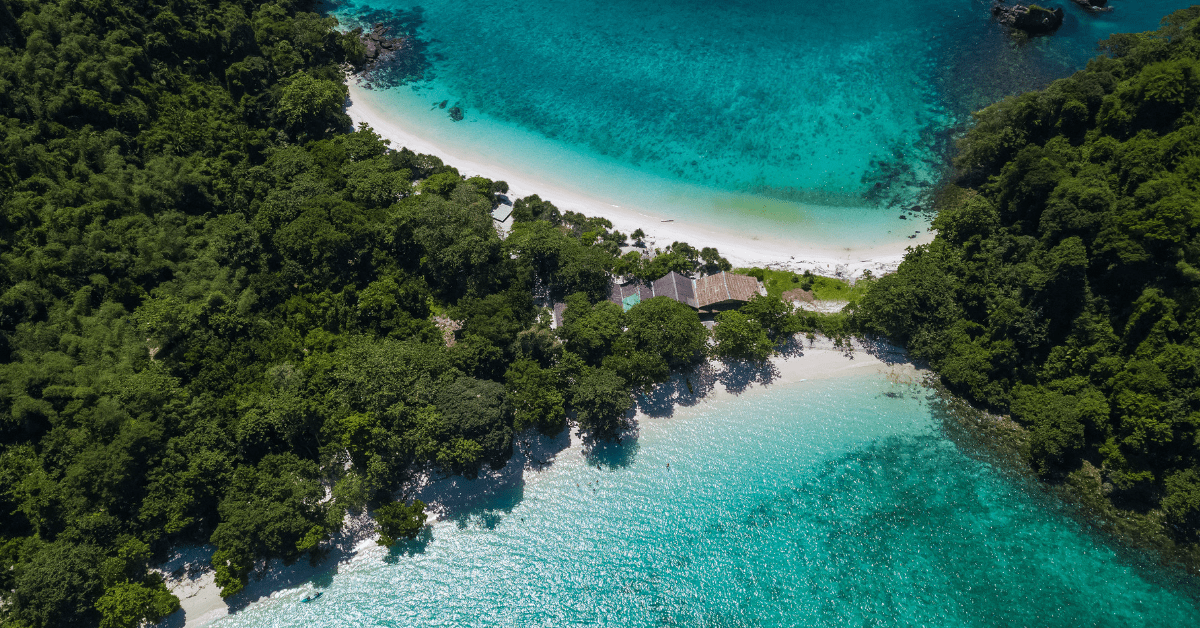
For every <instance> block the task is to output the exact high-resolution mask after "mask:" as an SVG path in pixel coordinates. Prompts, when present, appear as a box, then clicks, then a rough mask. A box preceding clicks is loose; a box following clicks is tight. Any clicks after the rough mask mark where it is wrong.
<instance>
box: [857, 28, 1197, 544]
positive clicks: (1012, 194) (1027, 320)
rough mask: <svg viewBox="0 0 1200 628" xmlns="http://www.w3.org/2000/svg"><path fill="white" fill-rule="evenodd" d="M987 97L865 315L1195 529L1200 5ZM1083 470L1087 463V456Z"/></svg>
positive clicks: (997, 406) (984, 397)
mask: <svg viewBox="0 0 1200 628" xmlns="http://www.w3.org/2000/svg"><path fill="white" fill-rule="evenodd" d="M1101 47H1102V49H1104V50H1105V51H1107V52H1108V53H1109V55H1107V56H1101V57H1098V58H1096V59H1093V60H1092V61H1091V62H1090V63H1089V64H1088V66H1087V68H1086V69H1085V70H1083V71H1081V72H1079V73H1077V74H1075V75H1074V76H1072V77H1070V78H1066V79H1062V80H1059V81H1055V82H1054V83H1053V84H1052V85H1050V86H1049V87H1048V88H1047V89H1045V90H1043V91H1040V92H1031V93H1028V94H1023V95H1020V96H1016V97H1012V98H1009V99H1006V100H1004V101H1002V102H1000V103H997V104H995V105H992V106H991V107H988V108H986V109H984V110H983V111H981V112H979V113H978V114H977V116H978V123H977V125H976V126H975V128H974V129H973V130H971V131H970V132H969V133H968V134H967V136H966V137H965V138H964V139H963V140H962V142H961V143H960V146H959V155H958V158H957V161H956V164H957V166H958V169H959V172H960V177H959V180H958V181H957V184H956V185H951V186H949V187H948V188H946V189H945V190H943V191H942V193H941V195H940V198H939V203H938V207H939V213H938V216H937V219H936V221H935V222H934V226H935V227H936V228H937V230H938V235H937V237H936V238H935V239H934V241H933V242H932V243H931V244H928V245H924V246H921V247H917V248H916V249H915V250H913V251H912V252H911V253H910V254H909V255H908V256H907V257H906V259H905V260H904V262H903V264H901V265H900V268H899V271H898V272H897V273H895V274H893V275H889V276H886V277H883V278H882V279H880V280H879V282H878V283H877V284H876V285H875V286H874V287H873V288H872V289H871V291H870V292H868V293H867V295H866V296H865V297H864V298H863V299H862V300H860V301H859V305H858V311H857V313H856V314H855V320H856V322H857V324H858V325H859V326H860V327H861V328H863V329H866V330H869V331H873V332H876V333H880V334H884V335H887V336H889V337H891V338H893V339H895V340H898V341H900V342H902V343H904V344H905V345H907V346H908V347H909V348H910V350H911V351H912V352H913V353H914V354H915V355H917V356H920V357H924V358H927V359H929V361H930V363H931V364H932V365H933V366H934V368H936V369H937V371H938V372H939V373H940V374H941V376H942V378H943V380H944V381H945V382H946V383H947V384H948V385H949V386H950V387H951V389H952V390H954V391H956V392H959V393H961V394H963V395H965V396H967V397H968V398H969V399H972V400H974V401H976V402H978V403H980V404H982V405H984V406H986V407H988V408H990V409H993V410H995V411H998V412H1002V413H1008V414H1011V416H1012V417H1013V418H1014V419H1016V420H1017V421H1019V422H1021V423H1023V424H1025V425H1026V426H1028V427H1029V429H1030V452H1029V453H1030V458H1031V463H1032V465H1033V466H1034V468H1035V469H1036V470H1037V471H1038V472H1040V473H1041V474H1043V475H1045V476H1046V477H1048V478H1051V479H1064V478H1082V477H1085V476H1086V474H1087V472H1088V469H1096V470H1098V471H1099V476H1100V479H1101V485H1100V486H1099V487H1097V488H1096V490H1097V491H1099V492H1100V493H1102V494H1103V495H1104V496H1105V498H1106V499H1108V500H1109V501H1110V502H1111V503H1112V504H1114V505H1116V506H1118V507H1121V508H1124V509H1128V510H1134V511H1140V512H1149V511H1151V510H1154V509H1158V508H1161V511H1162V513H1163V514H1164V516H1165V521H1166V523H1167V526H1166V528H1165V529H1166V530H1167V531H1168V533H1170V534H1171V535H1173V536H1176V537H1177V538H1178V539H1180V540H1185V541H1193V540H1195V539H1196V538H1197V534H1200V526H1198V523H1200V501H1198V500H1197V499H1196V496H1197V495H1200V483H1197V478H1198V477H1200V475H1198V471H1200V445H1198V443H1200V440H1197V439H1198V436H1200V396H1198V395H1197V391H1200V315H1198V314H1197V313H1198V312H1200V308H1198V306H1200V271H1198V270H1197V268H1200V152H1198V150H1200V122H1198V121H1200V79H1198V78H1197V77H1200V73H1197V70H1198V69H1200V7H1192V8H1190V9H1185V10H1182V11H1177V12H1175V13H1173V14H1171V15H1170V16H1168V17H1167V18H1165V19H1164V20H1163V25H1162V28H1160V29H1159V30H1158V31H1156V32H1150V33H1141V34H1129V35H1114V36H1113V37H1112V38H1110V39H1108V40H1106V41H1105V42H1102V46H1101ZM1081 474H1083V475H1081Z"/></svg>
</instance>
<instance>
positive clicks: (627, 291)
mask: <svg viewBox="0 0 1200 628" xmlns="http://www.w3.org/2000/svg"><path fill="white" fill-rule="evenodd" d="M651 298H654V291H653V289H652V288H651V287H650V286H647V285H646V284H643V283H638V282H631V283H627V284H624V285H621V284H618V283H617V282H615V281H614V282H613V283H612V285H611V286H610V287H609V290H608V300H609V301H612V302H613V303H616V304H617V305H619V306H621V309H622V310H624V311H629V308H631V307H633V306H635V305H637V304H638V303H641V302H642V301H645V300H646V299H651Z"/></svg>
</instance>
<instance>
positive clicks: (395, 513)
mask: <svg viewBox="0 0 1200 628" xmlns="http://www.w3.org/2000/svg"><path fill="white" fill-rule="evenodd" d="M426 518H427V516H426V515H425V502H422V501H421V500H419V499H414V500H413V502H412V504H411V505H407V506H406V505H405V504H404V502H391V503H389V504H384V505H383V506H380V507H379V508H376V509H375V522H376V523H378V524H379V541H378V543H379V544H380V545H383V546H386V547H391V546H392V545H395V544H396V541H398V540H400V539H415V538H417V534H419V533H420V532H421V528H423V527H425V520H426Z"/></svg>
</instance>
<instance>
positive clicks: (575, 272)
mask: <svg viewBox="0 0 1200 628" xmlns="http://www.w3.org/2000/svg"><path fill="white" fill-rule="evenodd" d="M311 10H312V7H311V6H309V4H308V3H306V2H301V1H289V0H280V1H277V2H259V1H253V0H226V1H222V2H216V1H212V2H208V1H201V0H134V1H132V2H116V3H112V2H100V1H94V0H58V1H50V0H38V1H34V0H0V134H2V135H0V137H2V140H0V141H2V148H0V208H2V210H0V512H2V513H3V515H2V516H0V596H2V598H3V602H2V604H0V622H2V623H4V624H5V625H6V626H23V627H28V628H32V627H43V626H66V625H72V626H95V625H102V626H105V627H118V626H130V627H131V626H136V625H138V624H139V623H140V622H141V621H142V620H143V619H152V620H154V619H158V618H160V617H162V616H164V615H166V614H168V613H170V612H171V611H173V610H174V609H175V608H177V606H178V602H177V600H176V599H175V598H174V597H173V596H172V595H171V594H170V593H169V592H168V591H167V590H166V589H165V587H164V585H163V584H162V581H161V579H160V578H158V577H157V576H155V575H154V574H153V572H151V571H149V570H148V567H149V565H151V564H152V562H153V560H154V559H155V557H156V556H159V557H161V556H162V555H163V553H164V552H165V551H166V550H167V549H169V548H170V547H171V546H172V545H175V544H181V543H208V542H211V543H213V544H214V545H215V546H216V550H217V551H216V553H215V555H214V557H213V566H214V567H215V568H216V571H217V580H218V583H219V584H220V585H221V586H222V592H223V594H225V595H232V594H235V593H237V592H238V591H239V590H240V589H241V588H242V587H243V586H244V584H245V583H246V580H247V577H248V576H249V574H250V573H251V572H252V571H253V570H254V569H255V568H256V567H258V566H261V565H262V564H263V560H264V559H266V558H269V557H278V558H282V559H285V560H296V559H298V558H300V557H301V556H302V555H304V554H305V553H306V552H310V551H312V550H314V549H316V548H318V547H319V544H320V542H321V541H322V540H324V539H326V538H328V537H329V536H330V534H331V533H333V532H334V531H336V530H337V529H338V528H339V526H341V525H342V521H343V519H344V515H345V514H346V513H347V512H358V511H360V510H361V509H362V508H364V507H370V506H380V507H381V508H382V511H383V512H385V513H386V516H383V517H380V522H381V523H382V524H383V525H384V527H385V529H384V530H383V532H384V534H383V539H385V540H393V539H394V538H396V537H397V536H403V535H405V534H411V533H412V532H413V531H414V530H415V529H417V528H419V526H420V523H419V521H420V520H419V519H418V517H417V513H419V511H420V508H419V507H417V508H404V507H402V506H403V505H400V506H397V505H393V504H391V503H390V502H391V500H392V497H391V492H392V491H393V490H395V489H396V488H397V487H398V486H399V485H400V483H401V482H402V481H403V480H404V478H405V474H406V472H407V471H408V470H409V469H411V468H414V467H420V466H422V465H425V464H432V465H435V466H437V467H439V468H440V469H442V470H443V471H446V472H455V473H464V474H468V475H470V474H473V473H476V472H477V471H478V470H479V469H481V468H482V467H483V466H484V465H491V466H500V465H503V464H505V462H506V461H507V460H508V458H509V457H510V456H511V452H512V443H513V437H514V434H515V433H517V432H518V431H520V430H522V429H525V428H528V427H536V428H538V429H541V430H543V431H545V432H547V433H555V432H557V431H559V430H561V429H562V428H563V427H564V426H565V425H566V422H567V420H568V419H569V418H570V417H574V421H575V422H576V424H577V425H578V426H579V427H580V428H581V429H583V430H585V431H588V432H592V433H604V432H611V431H612V430H614V429H617V428H619V427H620V426H621V424H622V422H623V421H624V417H625V414H626V411H627V410H628V409H629V408H630V407H631V405H632V397H631V389H632V388H633V387H634V386H643V385H649V384H651V383H653V382H656V381H661V380H662V379H663V378H665V377H667V376H668V374H669V373H670V371H671V369H674V368H683V367H687V366H688V365H690V364H694V363H695V362H696V361H698V360H699V359H701V358H702V356H703V355H704V352H705V350H706V339H707V332H706V330H705V329H704V327H703V326H702V325H700V323H699V320H698V318H697V316H696V313H695V312H694V311H692V310H691V309H689V308H687V307H685V306H683V305H681V304H679V303H677V302H675V301H671V300H669V299H665V298H660V299H651V300H648V301H646V302H644V303H642V304H640V305H638V306H636V307H635V308H634V309H632V310H630V311H629V312H622V311H621V310H620V308H619V307H615V306H612V305H611V304H609V303H607V302H602V299H604V298H605V297H606V296H607V291H608V282H609V274H608V271H609V270H610V269H612V268H614V267H616V266H619V267H620V270H621V271H622V272H625V273H630V274H636V275H639V276H647V277H654V276H660V275H661V274H662V273H665V272H666V271H667V270H668V269H676V270H682V271H684V272H689V273H691V272H694V271H697V270H699V269H701V268H703V267H704V266H705V265H706V264H707V265H716V266H717V267H720V266H722V265H724V266H725V267H727V266H728V262H725V261H724V260H722V259H721V258H720V257H719V255H718V254H717V253H716V251H713V250H710V249H706V250H704V251H697V250H695V249H693V248H692V247H689V246H687V245H686V244H682V243H678V244H677V245H675V246H673V247H672V248H671V250H670V251H667V252H665V254H664V255H661V256H659V258H657V259H656V260H655V262H653V263H644V262H642V261H640V256H638V255H633V256H630V257H626V258H618V257H617V255H618V253H619V243H621V242H623V241H624V239H625V238H624V236H622V235H621V234H619V233H614V232H612V231H610V229H611V224H610V223H608V222H607V221H604V220H600V219H589V218H586V217H584V216H581V215H578V214H573V213H571V212H565V213H563V212H559V211H558V210H557V209H556V208H555V207H554V206H553V205H551V204H550V203H548V202H546V201H543V200H541V199H538V198H536V197H532V198H530V199H523V200H519V201H517V202H516V205H515V208H514V212H513V219H514V221H515V225H514V226H513V229H512V233H511V234H510V235H509V236H508V237H507V238H506V239H504V240H501V239H500V237H499V236H498V235H497V232H496V229H495V228H494V226H493V219H492V216H491V212H492V211H493V209H495V208H496V207H497V206H498V203H500V202H502V200H503V199H502V197H501V195H502V194H503V193H504V192H505V191H506V188H507V186H506V185H505V184H503V183H502V182H492V181H488V180H485V179H480V178H471V179H464V178H463V177H462V176H460V175H459V174H458V173H457V172H456V171H455V170H454V169H453V168H451V167H448V166H445V165H443V164H442V163H441V162H440V161H439V160H437V159H436V158H432V157H427V156H422V155H416V154H413V153H411V152H409V151H406V150H393V149H392V147H389V146H387V145H386V143H385V142H382V141H381V140H380V139H379V138H378V137H377V136H376V135H375V134H373V133H372V132H371V131H370V130H369V129H359V130H357V131H353V132H352V130H351V129H349V128H347V126H348V123H349V121H348V119H347V118H346V116H345V114H344V113H343V103H344V99H345V96H346V93H347V91H346V88H345V85H344V84H343V81H344V73H343V72H344V70H343V68H344V65H343V64H350V65H355V64H358V63H361V62H362V52H363V45H362V43H361V42H360V40H359V38H358V37H357V35H356V34H355V33H345V34H342V33H339V32H338V31H337V30H336V29H335V26H336V24H335V22H334V20H332V19H328V18H323V17H321V16H319V15H317V14H315V13H312V12H310V11H311ZM535 298H536V299H541V300H542V301H541V302H549V300H550V299H555V300H563V299H569V301H570V303H571V304H572V307H571V308H570V309H569V310H568V312H569V316H568V317H567V321H566V322H565V325H564V327H563V328H562V329H561V330H560V331H559V332H554V331H552V330H551V329H550V328H549V325H548V313H547V310H545V309H542V308H539V307H537V306H536V305H535ZM597 302H600V303H599V304H598V305H594V304H596V303H597ZM760 309H761V308H760ZM776 309H777V308H776ZM767 310H770V311H776V310H771V309H770V308H767V309H766V310H764V311H767ZM751 322H753V321H751ZM439 325H440V327H439ZM456 327H457V329H455V328H456ZM751 331H752V332H753V333H755V334H758V335H759V336H761V335H763V334H766V333H767V330H766V328H765V327H764V326H759V327H757V328H754V329H752V330H751ZM772 333H774V332H772ZM414 522H415V523H414Z"/></svg>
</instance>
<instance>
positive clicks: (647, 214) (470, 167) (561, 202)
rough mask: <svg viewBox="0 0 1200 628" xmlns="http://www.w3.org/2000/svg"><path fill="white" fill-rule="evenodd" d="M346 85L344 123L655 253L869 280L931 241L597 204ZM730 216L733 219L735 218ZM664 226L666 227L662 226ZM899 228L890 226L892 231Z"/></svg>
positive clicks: (630, 203) (924, 236) (626, 203)
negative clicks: (711, 254) (678, 251)
mask: <svg viewBox="0 0 1200 628" xmlns="http://www.w3.org/2000/svg"><path fill="white" fill-rule="evenodd" d="M348 84H349V87H350V105H349V106H348V108H347V113H348V114H349V115H350V118H351V120H353V121H354V124H355V125H356V126H357V125H358V124H360V123H366V124H368V125H369V126H370V127H371V128H372V129H374V131H375V132H376V133H378V134H379V135H380V136H382V137H383V138H385V139H387V140H390V141H391V145H392V148H396V149H399V148H401V147H406V148H408V149H409V150H412V151H414V152H417V153H424V154H428V155H434V156H437V157H438V158H440V159H441V160H442V161H444V162H445V163H447V164H449V165H451V166H454V167H455V168H457V169H458V170H459V172H460V173H462V174H463V175H465V176H482V177H486V178H488V179H492V180H494V181H496V180H501V181H505V182H507V183H508V185H509V194H508V196H509V198H510V199H518V198H523V197H526V196H530V195H532V194H537V195H539V196H540V197H541V198H543V199H546V200H549V201H551V202H553V203H554V204H555V205H556V206H558V207H559V209H563V210H571V211H576V212H581V213H583V214H586V215H589V216H603V217H604V218H607V219H609V220H610V221H612V223H613V226H614V228H616V229H617V230H619V231H621V232H623V233H626V234H628V233H632V232H633V231H634V230H636V229H639V228H640V229H642V230H643V231H644V232H645V233H646V234H647V235H648V236H649V237H648V238H647V244H649V245H651V246H659V247H662V246H666V245H669V244H670V243H671V242H675V241H684V242H688V243H690V244H692V245H693V246H696V247H697V248H700V247H705V246H713V247H716V248H717V249H718V250H720V252H721V254H722V255H723V256H724V257H726V258H727V259H729V261H730V262H732V263H733V264H734V265H735V266H771V267H775V268H786V269H790V270H795V271H803V270H812V271H813V272H815V273H819V274H823V275H827V276H835V275H837V274H839V273H841V276H842V277H845V278H856V277H858V276H860V275H861V274H862V271H863V270H868V269H869V270H871V271H872V272H873V273H875V274H876V275H879V274H882V273H885V272H890V271H892V270H894V269H895V267H896V266H897V265H899V263H900V261H901V260H902V259H903V258H904V253H905V249H907V248H908V247H910V246H915V245H917V244H923V243H926V242H929V241H931V240H932V239H933V234H932V233H930V232H928V231H921V232H920V234H919V235H916V234H914V235H916V237H914V238H911V239H909V238H899V239H895V240H891V241H888V242H885V243H883V244H878V245H874V246H862V245H853V246H849V247H847V246H841V245H834V244H831V243H830V242H829V241H828V239H827V238H822V237H821V236H820V235H819V234H818V233H816V232H813V233H807V232H797V233H780V232H779V231H780V230H779V229H774V230H772V231H773V232H766V231H767V229H768V228H767V227H764V228H763V232H761V233H752V234H749V235H748V234H746V233H739V232H737V231H735V230H733V229H729V228H722V227H720V226H719V225H715V224H703V223H700V222H698V221H694V220H686V221H685V220H683V219H681V220H679V221H674V215H673V214H671V213H669V212H665V211H664V209H663V208H661V207H656V206H652V205H650V204H648V203H646V202H645V201H644V200H643V201H639V200H638V199H637V198H636V197H632V198H630V197H626V198H624V199H614V198H600V197H597V196H595V195H594V194H592V193H589V192H586V191H584V190H582V189H572V188H571V187H568V186H565V185H560V184H555V183H553V182H551V181H548V180H546V178H545V177H544V176H541V175H539V174H538V173H536V172H531V171H529V170H528V169H527V168H524V167H522V166H521V165H519V164H513V163H501V162H498V161H497V160H495V159H489V158H487V157H486V156H484V155H481V154H479V153H477V152H474V151H472V150H470V149H468V148H464V147H461V146H454V145H453V144H452V143H450V142H446V141H442V140H440V139H437V138H436V136H435V135H434V134H433V133H430V132H427V131H426V130H424V129H421V128H418V127H419V126H420V125H418V124H415V123H410V122H408V121H406V120H404V119H401V118H400V117H398V116H396V115H388V114H387V113H386V112H385V111H382V110H381V108H382V106H381V105H378V102H379V99H380V95H379V94H378V93H376V92H372V91H370V90H367V89H365V88H363V87H361V86H359V85H355V84H354V81H353V80H350V81H348ZM551 167H553V166H551ZM560 174H561V173H560ZM618 201H619V202H618ZM733 217H734V218H735V219H736V215H734V216H733ZM668 220H670V222H664V221H668ZM898 224H901V225H903V227H904V228H908V227H911V226H921V224H916V225H913V224H912V221H910V222H909V223H907V224H905V223H898ZM900 228H901V227H900V226H897V229H898V230H899V229H900ZM898 233H899V231H898ZM905 233H913V232H912V231H905ZM851 239H852V238H851Z"/></svg>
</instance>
